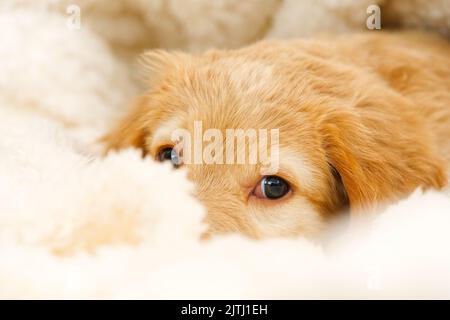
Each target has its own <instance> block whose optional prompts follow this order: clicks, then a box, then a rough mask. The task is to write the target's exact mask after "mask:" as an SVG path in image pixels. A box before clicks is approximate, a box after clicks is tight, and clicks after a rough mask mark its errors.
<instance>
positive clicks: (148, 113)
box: [102, 50, 190, 151]
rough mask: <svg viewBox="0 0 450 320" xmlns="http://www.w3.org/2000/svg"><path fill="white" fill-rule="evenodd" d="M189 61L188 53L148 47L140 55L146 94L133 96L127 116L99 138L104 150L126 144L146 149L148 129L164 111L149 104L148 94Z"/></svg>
mask: <svg viewBox="0 0 450 320" xmlns="http://www.w3.org/2000/svg"><path fill="white" fill-rule="evenodd" d="M189 61H190V56H189V55H187V54H184V53H182V52H170V51H165V50H149V51H146V52H145V53H144V54H143V55H142V56H141V58H140V59H139V62H140V68H139V70H140V73H141V76H142V77H143V79H144V82H145V85H146V86H147V88H148V91H149V94H146V95H143V96H140V97H138V98H136V99H135V100H134V102H133V103H132V104H131V106H130V110H129V111H128V113H127V115H126V116H125V117H124V118H123V119H122V120H121V121H120V123H119V124H118V125H117V126H116V127H115V129H114V130H112V131H111V132H110V133H109V134H108V135H106V136H105V137H103V138H102V142H104V143H106V146H107V147H106V151H109V150H117V149H122V148H127V147H136V148H140V149H142V150H144V149H145V148H144V147H145V142H146V141H145V140H146V137H147V136H148V134H149V131H150V128H151V126H152V124H153V123H154V122H155V121H156V120H157V119H155V118H156V117H158V115H160V111H163V110H155V108H156V106H155V105H151V101H150V100H151V99H152V98H151V97H152V95H151V93H152V92H155V91H158V87H159V86H160V85H161V84H162V83H163V82H164V81H165V80H166V78H169V79H168V80H167V82H169V83H170V75H171V74H172V73H173V72H177V71H180V70H181V69H182V68H183V67H186V65H188V63H189ZM166 88H167V86H166Z"/></svg>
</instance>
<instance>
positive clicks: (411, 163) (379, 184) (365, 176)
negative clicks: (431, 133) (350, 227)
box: [322, 111, 447, 213]
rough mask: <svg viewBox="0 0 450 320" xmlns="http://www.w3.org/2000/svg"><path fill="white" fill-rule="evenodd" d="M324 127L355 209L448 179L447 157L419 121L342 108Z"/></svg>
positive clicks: (327, 147)
mask: <svg viewBox="0 0 450 320" xmlns="http://www.w3.org/2000/svg"><path fill="white" fill-rule="evenodd" d="M322 130H323V136H324V142H325V145H324V148H325V150H326V152H327V156H328V158H329V162H330V163H331V164H332V166H333V167H334V168H336V170H337V171H338V172H339V175H340V177H341V179H342V183H343V185H344V188H345V191H346V193H347V196H348V200H349V205H350V210H351V212H352V213H358V212H361V211H362V210H367V209H370V208H374V207H375V206H376V205H377V204H382V203H383V202H387V201H393V200H396V199H399V198H400V197H402V196H404V195H407V194H408V193H410V192H412V191H414V190H415V189H416V188H418V187H422V188H424V189H426V188H436V189H440V188H442V187H443V186H445V184H446V183H447V179H446V174H445V169H444V168H445V166H444V164H443V161H442V160H441V159H440V157H439V156H438V155H437V153H435V152H434V150H433V149H432V148H433V147H432V143H431V139H427V134H426V131H425V130H421V127H420V125H419V122H417V121H413V120H412V119H406V120H405V119H403V122H402V121H399V119H398V118H397V119H396V118H395V117H392V118H390V117H389V116H385V115H384V114H380V113H372V112H368V113H366V114H364V115H361V114H359V115H356V114H354V113H352V112H346V111H338V112H330V114H328V115H327V120H326V121H325V124H324V126H323V127H322Z"/></svg>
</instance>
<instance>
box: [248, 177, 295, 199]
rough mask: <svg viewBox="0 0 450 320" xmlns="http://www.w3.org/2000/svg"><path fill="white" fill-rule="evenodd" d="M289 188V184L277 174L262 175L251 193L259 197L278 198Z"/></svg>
mask: <svg viewBox="0 0 450 320" xmlns="http://www.w3.org/2000/svg"><path fill="white" fill-rule="evenodd" d="M289 190H290V187H289V184H288V183H287V182H286V180H284V179H283V178H280V177H278V176H267V177H264V178H263V179H262V180H261V182H260V183H259V184H258V185H257V186H256V188H255V190H254V191H253V194H254V195H255V196H256V197H258V198H261V199H270V200H275V199H280V198H282V197H284V196H285V195H286V194H287V193H288V192H289Z"/></svg>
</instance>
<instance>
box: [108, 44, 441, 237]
mask: <svg viewBox="0 0 450 320" xmlns="http://www.w3.org/2000/svg"><path fill="white" fill-rule="evenodd" d="M281 49H282V48H277V47H276V45H270V44H269V45H267V44H260V45H258V46H256V47H255V48H251V49H244V50H240V51H225V52H221V51H214V52H209V53H206V54H203V55H200V56H190V55H185V54H181V53H168V52H165V51H151V52H149V53H147V54H146V55H145V56H144V63H145V65H146V67H147V73H148V74H149V75H150V76H149V78H148V82H149V87H150V90H149V91H148V92H147V93H146V94H144V95H143V96H142V97H140V98H138V100H137V101H136V103H135V104H134V106H133V107H132V110H131V111H130V113H129V114H128V116H127V117H126V118H125V119H124V120H123V121H122V123H121V124H120V125H119V126H118V127H117V128H116V129H115V130H114V131H112V132H111V134H110V135H109V136H108V137H107V143H108V149H120V148H125V147H130V146H134V147H137V148H140V149H142V150H143V153H144V154H145V155H149V156H151V157H153V158H155V159H157V160H161V161H164V160H168V161H172V162H174V163H175V164H176V166H177V167H178V166H181V167H184V168H186V169H187V170H188V172H189V175H188V176H189V178H190V179H191V180H192V181H193V182H194V183H195V185H196V196H197V198H198V199H199V200H200V201H201V202H203V204H204V205H205V206H206V208H207V209H208V215H207V217H206V220H207V222H208V224H209V226H210V229H209V232H210V233H214V234H215V233H225V232H241V233H244V234H246V235H249V236H251V237H262V236H286V235H297V234H303V235H306V236H315V235H317V234H319V233H320V231H321V230H323V229H324V228H325V227H326V226H327V223H328V221H329V220H330V219H332V218H334V217H335V216H336V214H337V213H339V212H342V211H344V210H345V209H346V208H347V207H350V211H351V212H353V213H357V212H361V211H363V210H365V209H366V208H369V207H371V206H373V205H376V204H378V203H382V202H384V201H389V200H394V199H397V198H398V197H400V196H403V195H405V194H407V193H409V192H411V191H413V190H414V189H415V188H417V187H419V186H423V187H436V188H440V187H442V186H443V184H444V183H445V177H444V173H443V169H442V168H443V167H442V164H441V163H440V161H439V159H438V157H437V156H436V155H435V154H434V152H433V150H432V148H431V147H429V145H431V144H430V143H429V142H430V141H429V140H428V137H427V135H426V134H425V130H422V129H421V125H420V121H419V119H416V117H415V116H414V114H410V112H409V111H407V110H409V109H408V107H409V106H408V105H407V102H406V101H403V100H402V98H401V97H398V96H397V95H396V94H395V93H394V92H390V91H389V90H388V91H386V90H387V89H386V88H381V89H383V90H384V92H385V94H384V95H383V98H382V99H381V98H380V97H379V94H378V93H377V90H378V89H380V88H376V85H375V86H374V85H373V83H372V80H373V79H366V78H365V76H364V75H363V74H359V73H358V72H356V71H355V70H352V69H349V70H342V67H340V66H339V67H335V66H334V64H333V63H324V62H321V61H314V60H311V59H310V57H309V56H308V55H302V56H299V57H298V59H297V60H298V61H297V62H296V63H293V62H292V61H291V59H290V55H289V54H287V55H286V57H285V60H284V59H280V58H279V54H278V52H279V50H281ZM297 51H298V50H297ZM293 54H294V53H293ZM296 64H298V65H296ZM349 86H350V87H352V89H349ZM367 87H368V88H369V90H367ZM370 88H371V89H370ZM354 90H356V91H361V94H360V96H359V97H358V98H357V99H355V94H354ZM393 105H395V106H396V108H395V109H394V110H396V111H394V114H393V115H389V112H392V110H391V109H392V106H393ZM386 113H387V114H386ZM400 119H402V121H401V122H400V123H399V120H400ZM230 129H231V130H235V131H234V133H235V134H236V130H241V131H239V132H240V133H243V135H244V139H243V140H241V141H243V143H241V144H240V145H238V141H237V139H238V138H237V136H236V135H235V136H234V138H236V139H235V140H233V141H231V140H227V138H228V137H231V135H228V134H229V130H230ZM174 132H178V133H180V132H181V133H185V134H186V135H185V136H183V137H182V139H181V138H180V135H179V134H174ZM264 132H265V133H266V144H265V145H264V143H263V140H261V135H263V136H264ZM273 132H278V137H277V136H276V135H273V136H272V135H271V134H272V133H273ZM187 136H189V138H186V137H187ZM268 137H270V138H268ZM221 139H223V141H222V144H221V146H222V147H221V148H216V147H217V144H214V147H211V144H212V142H217V141H216V140H221ZM180 140H182V142H183V143H180ZM274 140H277V141H274ZM274 142H275V143H274ZM230 143H232V144H234V149H231V147H230V149H227V146H229V144H230ZM255 144H256V145H257V147H256V150H257V151H254V150H253V152H256V153H257V154H258V156H257V159H258V160H257V161H256V162H251V161H250V159H251V158H252V156H254V153H253V154H252V151H251V150H252V146H254V145H255ZM180 145H181V146H182V147H181V148H180ZM219 146H220V143H219ZM262 149H266V150H262ZM230 150H232V151H231V154H232V156H231V157H230V156H229V154H230ZM260 152H266V157H265V158H264V157H261V154H260ZM188 154H189V157H188V156H187V155H188ZM242 155H243V158H241V161H239V160H238V158H239V157H240V156H242ZM208 157H209V158H208ZM181 158H182V159H183V161H182V163H181V161H180V159H181ZM187 158H189V161H186V159H187ZM211 158H212V159H213V160H212V161H211ZM263 158H264V159H265V161H262V159H263ZM208 159H209V160H208ZM243 159H244V160H243ZM228 160H229V161H228ZM242 160H243V161H242Z"/></svg>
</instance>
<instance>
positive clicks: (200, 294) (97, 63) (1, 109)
mask: <svg viewBox="0 0 450 320" xmlns="http://www.w3.org/2000/svg"><path fill="white" fill-rule="evenodd" d="M73 2H75V3H76V2H79V6H80V8H81V13H82V16H81V17H82V19H81V29H79V30H78V29H70V28H68V27H67V19H68V17H69V16H68V15H67V14H66V11H65V10H66V8H67V5H68V4H69V1H56V0H45V1H44V0H43V1H32V0H17V1H9V0H7V1H2V3H1V4H0V39H1V41H2V45H1V46H0V298H188V299H190V298H192V299H195V298H208V299H212V298H233V299H239V298H394V297H401V298H420V297H424V298H450V249H449V245H448V244H449V243H450V232H449V230H450V199H449V197H448V196H447V195H445V194H439V193H434V192H430V193H427V194H425V195H423V194H422V193H421V192H419V191H417V192H416V193H415V194H414V195H412V196H411V197H410V198H409V199H407V200H405V201H402V202H400V203H398V204H396V205H393V206H391V207H389V208H388V209H387V210H386V211H385V212H384V213H382V214H381V215H380V216H378V218H377V219H376V220H375V221H374V222H373V223H371V224H368V225H365V226H361V229H360V232H358V233H357V234H352V235H348V236H346V237H344V238H342V237H340V238H338V239H336V240H334V241H333V242H332V244H331V245H330V246H327V247H326V248H323V247H321V246H319V245H317V244H314V243H312V242H309V241H307V240H305V239H302V238H298V239H290V240H286V239H274V240H267V241H260V242H254V241H250V240H247V239H244V238H242V237H239V236H229V237H221V238H217V239H214V240H213V241H210V242H201V241H200V240H199V235H200V234H201V232H202V230H203V228H204V226H203V225H202V223H201V220H202V216H203V214H204V212H203V209H202V207H201V206H200V205H199V204H198V203H197V202H196V201H195V200H194V199H193V198H191V197H190V196H189V190H190V188H191V186H190V184H189V183H188V182H187V181H186V179H185V177H184V173H183V172H182V171H177V172H174V171H172V170H171V169H170V168H169V167H167V166H163V165H160V164H156V163H153V162H151V161H150V160H142V159H141V158H140V156H139V154H138V152H136V151H133V150H129V151H126V152H123V153H121V154H115V155H110V156H108V157H106V158H104V159H101V158H99V157H98V156H96V154H97V151H98V148H99V146H98V145H96V143H95V141H96V139H97V138H98V137H99V136H100V135H101V134H102V133H104V132H105V130H106V129H107V128H108V126H109V125H110V124H111V123H112V121H114V120H115V119H116V118H117V117H118V116H120V114H121V111H122V110H123V106H125V105H126V104H127V101H128V100H129V99H130V97H132V96H133V95H134V94H135V92H136V91H137V90H138V89H139V88H138V86H137V85H136V84H135V80H134V78H133V76H132V70H133V69H132V67H130V66H131V65H132V63H131V61H133V59H134V56H135V55H136V54H137V53H138V52H139V51H140V50H141V48H143V47H147V46H164V47H181V48H184V49H189V50H196V49H203V48H205V47H208V46H213V45H214V46H230V47H232V46H238V45H241V44H244V43H247V42H250V41H252V40H254V39H256V38H258V37H260V36H263V35H264V34H271V35H272V36H273V35H274V34H277V32H278V31H276V28H278V27H277V26H280V28H281V25H278V24H277V23H274V24H273V29H271V30H268V29H267V23H268V22H267V21H268V20H271V19H277V16H272V15H273V12H274V10H275V9H278V10H280V11H279V14H280V15H281V14H283V11H282V10H283V7H282V5H280V3H279V1H276V0H273V1H272V0H264V1H263V2H260V3H259V7H258V8H259V11H258V10H254V9H255V6H256V5H257V3H256V1H253V0H252V1H245V2H244V1H240V0H239V1H237V0H236V1H235V0H227V1H225V2H224V1H214V2H212V1H209V0H208V1H206V0H205V1H203V0H202V1H197V2H196V5H192V6H189V5H186V4H185V3H186V2H185V0H179V1H177V0H173V1H157V0H130V1H114V2H111V1H103V0H95V1H94V0H90V1H70V3H73ZM323 2H324V3H326V2H330V3H331V1H323ZM112 3H113V4H112ZM244 3H245V4H244ZM261 3H263V5H261ZM289 3H291V5H292V2H290V1H285V3H284V4H283V5H285V6H287V5H289ZM306 4H308V5H310V6H311V5H312V2H309V1H305V5H306ZM279 6H281V7H279ZM321 8H322V7H320V6H319V7H317V8H316V9H317V10H322V9H323V8H322V9H321ZM327 10H328V9H327ZM300 11H301V10H300ZM275 12H277V11H276V10H275ZM125 13H126V14H125ZM83 17H84V18H83ZM243 25H251V26H252V28H243V27H242V26H243ZM294 27H295V28H296V26H293V28H292V30H293V29H294ZM283 28H286V26H283ZM311 28H312V29H314V28H315V27H311ZM179 30H183V32H182V33H181V32H179ZM303 30H304V29H303ZM313 31H316V30H315V29H314V30H313ZM280 32H282V31H280ZM302 32H303V31H302ZM288 33H289V35H290V34H291V33H292V32H287V31H286V33H285V34H286V35H288Z"/></svg>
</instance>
